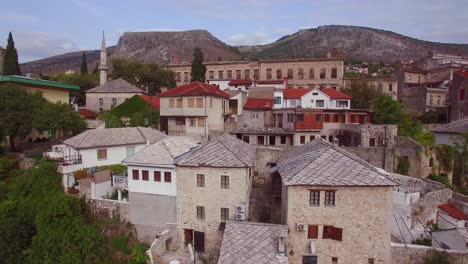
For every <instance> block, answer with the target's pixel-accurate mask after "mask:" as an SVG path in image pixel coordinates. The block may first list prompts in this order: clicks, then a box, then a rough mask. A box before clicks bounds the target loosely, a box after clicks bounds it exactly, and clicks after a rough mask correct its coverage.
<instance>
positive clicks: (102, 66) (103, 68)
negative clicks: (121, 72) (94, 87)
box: [98, 31, 109, 85]
mask: <svg viewBox="0 0 468 264" xmlns="http://www.w3.org/2000/svg"><path fill="white" fill-rule="evenodd" d="M98 69H99V85H103V84H106V83H107V71H108V70H109V67H107V48H106V39H105V37H104V31H103V32H102V43H101V62H100V63H99V68H98Z"/></svg>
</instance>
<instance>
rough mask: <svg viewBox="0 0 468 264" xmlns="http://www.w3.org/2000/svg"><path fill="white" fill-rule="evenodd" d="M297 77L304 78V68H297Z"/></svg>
mask: <svg viewBox="0 0 468 264" xmlns="http://www.w3.org/2000/svg"><path fill="white" fill-rule="evenodd" d="M297 78H298V79H300V80H302V79H304V69H303V68H299V69H297Z"/></svg>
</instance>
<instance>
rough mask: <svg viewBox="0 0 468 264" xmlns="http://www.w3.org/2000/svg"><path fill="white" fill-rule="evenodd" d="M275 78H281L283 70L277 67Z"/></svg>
mask: <svg viewBox="0 0 468 264" xmlns="http://www.w3.org/2000/svg"><path fill="white" fill-rule="evenodd" d="M276 79H278V80H281V79H283V70H282V69H277V70H276Z"/></svg>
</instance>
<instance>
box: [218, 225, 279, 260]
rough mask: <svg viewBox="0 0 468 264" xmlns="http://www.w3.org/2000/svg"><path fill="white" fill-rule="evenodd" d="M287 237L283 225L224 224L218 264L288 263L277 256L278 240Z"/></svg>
mask: <svg viewBox="0 0 468 264" xmlns="http://www.w3.org/2000/svg"><path fill="white" fill-rule="evenodd" d="M287 236H288V227H287V226H285V225H273V224H263V223H253V222H226V229H225V230H224V236H223V241H222V244H221V252H220V256H219V259H218V264H235V263H244V264H270V263H288V258H287V257H286V256H280V255H279V254H277V249H278V238H279V237H285V238H286V237H287Z"/></svg>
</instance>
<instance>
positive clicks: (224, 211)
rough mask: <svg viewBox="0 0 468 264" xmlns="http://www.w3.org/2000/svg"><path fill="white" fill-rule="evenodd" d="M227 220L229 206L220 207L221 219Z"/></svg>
mask: <svg viewBox="0 0 468 264" xmlns="http://www.w3.org/2000/svg"><path fill="white" fill-rule="evenodd" d="M227 220H229V208H221V221H227Z"/></svg>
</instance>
